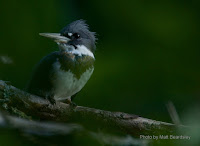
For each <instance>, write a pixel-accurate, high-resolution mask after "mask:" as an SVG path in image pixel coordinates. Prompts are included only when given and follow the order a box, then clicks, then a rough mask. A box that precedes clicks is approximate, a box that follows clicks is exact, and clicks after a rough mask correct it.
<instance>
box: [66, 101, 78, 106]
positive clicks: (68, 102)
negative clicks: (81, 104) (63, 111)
mask: <svg viewBox="0 0 200 146" xmlns="http://www.w3.org/2000/svg"><path fill="white" fill-rule="evenodd" d="M66 103H67V104H69V105H70V106H71V107H73V108H75V107H77V104H76V103H74V102H72V101H71V100H70V99H67V100H66Z"/></svg>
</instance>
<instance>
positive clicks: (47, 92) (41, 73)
mask: <svg viewBox="0 0 200 146" xmlns="http://www.w3.org/2000/svg"><path fill="white" fill-rule="evenodd" d="M40 35H42V36H45V37H48V38H51V39H53V40H54V41H55V42H56V43H57V44H58V46H59V51H56V52H53V53H51V54H49V55H47V56H45V57H44V58H43V59H41V61H40V62H39V63H38V64H37V66H36V68H35V71H34V72H33V75H32V78H31V80H30V82H29V84H28V86H27V91H28V92H30V93H32V94H35V95H38V96H41V97H44V98H48V99H49V100H50V101H51V102H54V100H64V99H68V100H69V101H70V100H71V97H72V96H74V95H75V94H76V93H78V92H79V91H80V90H81V89H82V88H83V87H84V85H85V84H86V83H87V81H88V80H89V78H90V76H91V75H92V73H93V70H94V66H93V65H94V61H95V58H94V54H93V53H94V51H95V49H96V46H95V41H96V38H95V33H94V32H90V31H89V27H88V25H87V24H86V23H85V21H83V20H77V21H74V22H72V23H71V24H69V25H67V26H66V27H64V28H63V29H62V30H61V32H60V33H41V34H40Z"/></svg>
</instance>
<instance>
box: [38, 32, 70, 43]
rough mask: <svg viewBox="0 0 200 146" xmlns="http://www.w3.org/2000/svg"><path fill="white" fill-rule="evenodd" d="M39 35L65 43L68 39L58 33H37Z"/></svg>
mask: <svg viewBox="0 0 200 146" xmlns="http://www.w3.org/2000/svg"><path fill="white" fill-rule="evenodd" d="M39 35H41V36H44V37H47V38H50V39H53V40H54V41H55V42H56V43H67V42H68V41H69V40H70V39H69V38H67V37H65V36H61V35H60V33H39Z"/></svg>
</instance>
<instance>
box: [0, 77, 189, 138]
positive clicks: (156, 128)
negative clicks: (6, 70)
mask: <svg viewBox="0 0 200 146" xmlns="http://www.w3.org/2000/svg"><path fill="white" fill-rule="evenodd" d="M0 100H1V103H2V107H1V108H2V109H4V110H6V111H8V112H10V113H12V114H18V116H21V117H24V118H30V116H31V117H33V118H36V119H37V118H39V119H40V120H51V121H59V122H70V121H73V122H74V121H75V122H78V123H81V124H85V123H88V122H89V123H95V124H97V125H96V127H108V128H112V129H115V130H117V131H123V132H125V133H127V134H131V135H140V134H155V133H162V134H164V133H173V132H175V131H176V130H177V128H178V129H179V128H181V129H187V127H186V126H182V125H179V126H176V125H174V124H171V123H166V122H161V121H155V120H151V119H147V118H143V117H140V116H137V115H133V114H126V113H122V112H111V111H104V110H99V109H94V108H88V107H82V106H77V107H75V108H72V107H71V106H69V105H68V104H65V103H62V102H56V105H51V104H50V102H49V101H48V100H45V99H44V98H41V97H38V96H35V95H31V94H29V93H27V92H24V91H22V90H20V89H17V88H15V87H14V86H11V85H8V84H6V82H4V81H0ZM86 126H88V125H87V124H86ZM90 126H91V124H89V126H88V127H90Z"/></svg>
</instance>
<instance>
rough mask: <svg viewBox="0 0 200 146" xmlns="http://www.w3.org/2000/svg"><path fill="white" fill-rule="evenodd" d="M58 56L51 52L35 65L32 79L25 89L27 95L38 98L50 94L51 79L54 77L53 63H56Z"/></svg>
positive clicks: (56, 53)
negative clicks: (37, 96)
mask: <svg viewBox="0 0 200 146" xmlns="http://www.w3.org/2000/svg"><path fill="white" fill-rule="evenodd" d="M58 55H59V52H53V53H51V54H49V55H47V56H45V57H44V58H42V59H41V60H40V62H39V63H38V64H37V65H36V67H35V69H34V72H33V74H32V78H31V80H30V81H29V83H28V85H27V88H26V90H27V91H28V92H29V93H32V94H35V95H39V96H48V95H47V94H51V93H50V92H51V90H52V82H51V79H52V77H53V75H54V72H53V63H55V62H56V60H57V58H58Z"/></svg>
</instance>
